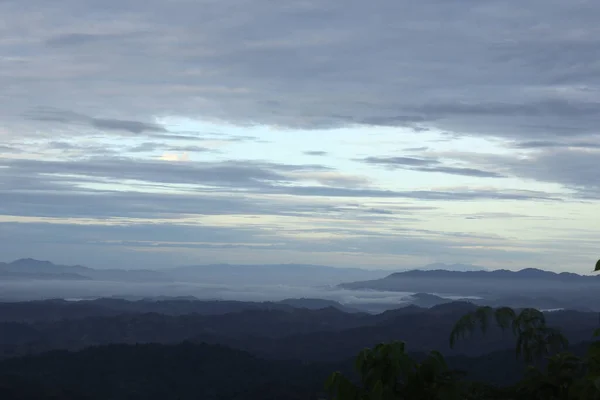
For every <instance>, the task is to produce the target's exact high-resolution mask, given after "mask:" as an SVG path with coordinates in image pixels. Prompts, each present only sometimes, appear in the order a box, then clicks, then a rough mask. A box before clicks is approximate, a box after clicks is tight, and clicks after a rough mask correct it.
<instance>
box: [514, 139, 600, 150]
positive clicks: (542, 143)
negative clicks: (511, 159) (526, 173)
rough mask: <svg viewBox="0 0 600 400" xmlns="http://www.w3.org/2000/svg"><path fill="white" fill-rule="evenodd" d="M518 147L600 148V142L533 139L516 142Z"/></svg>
mask: <svg viewBox="0 0 600 400" xmlns="http://www.w3.org/2000/svg"><path fill="white" fill-rule="evenodd" d="M515 147H516V148H518V149H547V148H580V149H600V142H591V141H590V142H582V141H570V142H558V141H553V140H532V141H528V142H520V143H517V144H515Z"/></svg>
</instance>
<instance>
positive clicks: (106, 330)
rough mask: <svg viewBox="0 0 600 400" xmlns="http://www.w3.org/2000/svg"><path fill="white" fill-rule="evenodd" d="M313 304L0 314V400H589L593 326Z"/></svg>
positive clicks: (531, 316)
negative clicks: (377, 311)
mask: <svg viewBox="0 0 600 400" xmlns="http://www.w3.org/2000/svg"><path fill="white" fill-rule="evenodd" d="M597 269H600V263H599V265H597ZM324 305H325V308H318V307H316V308H306V307H303V302H302V301H293V302H287V303H286V304H273V303H264V304H262V303H261V304H257V303H242V302H239V303H236V302H218V301H215V302H201V301H197V300H190V299H165V300H159V301H151V302H147V301H141V302H140V301H135V302H134V301H125V300H115V299H100V300H95V301H84V302H77V303H72V302H65V301H57V300H50V301H37V302H24V303H0V350H1V353H0V354H1V360H0V399H90V400H94V399H98V400H100V399H161V400H164V399H198V398H200V399H249V400H253V399H283V400H285V399H326V398H330V399H335V400H349V399H380V400H388V399H389V400H392V399H431V400H434V399H440V400H441V399H448V400H451V399H457V400H458V399H472V400H476V399H479V400H484V399H488V400H501V399H504V400H508V399H513V400H521V399H523V400H525V399H548V400H551V399H555V400H575V399H600V340H598V335H599V334H600V330H599V329H598V314H597V313H591V312H582V311H569V310H562V311H555V312H541V311H538V310H536V309H534V308H523V309H512V308H509V307H497V308H493V307H489V306H476V305H474V304H470V303H467V302H460V301H459V302H454V303H449V304H442V305H437V306H434V307H431V308H421V307H417V306H414V305H413V306H408V307H404V308H399V309H396V310H391V311H387V312H384V313H380V314H376V315H372V314H366V313H359V312H348V311H344V310H342V309H340V308H336V307H335V305H331V304H324ZM334 371H336V372H334Z"/></svg>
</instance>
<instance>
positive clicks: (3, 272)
mask: <svg viewBox="0 0 600 400" xmlns="http://www.w3.org/2000/svg"><path fill="white" fill-rule="evenodd" d="M0 279H39V280H49V279H51V280H69V281H73V280H80V281H91V280H98V281H117V282H165V281H169V280H172V279H170V278H169V276H168V275H166V274H163V273H162V272H159V271H151V270H123V269H93V268H89V267H84V266H82V265H57V264H53V263H51V262H50V261H40V260H34V259H33V258H22V259H20V260H16V261H13V262H10V263H0Z"/></svg>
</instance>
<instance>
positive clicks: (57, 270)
mask: <svg viewBox="0 0 600 400" xmlns="http://www.w3.org/2000/svg"><path fill="white" fill-rule="evenodd" d="M438 269H444V270H451V271H480V270H484V268H483V267H476V266H472V265H465V264H451V265H446V264H441V263H437V264H430V265H427V266H425V267H422V268H419V270H423V271H425V270H438ZM389 273H390V272H389V271H384V270H367V269H361V268H341V267H328V266H323V265H307V264H269V265H232V264H210V265H188V266H180V267H174V268H165V269H163V270H148V269H130V270H123V269H94V268H89V267H85V266H82V265H58V264H54V263H52V262H50V261H40V260H35V259H33V258H23V259H20V260H16V261H12V262H9V263H0V279H37V280H68V281H73V280H80V281H114V282H201V283H206V284H244V285H279V284H295V285H298V286H314V285H336V284H338V283H340V282H344V281H352V280H371V279H378V278H383V277H385V276H386V275H388V274H389Z"/></svg>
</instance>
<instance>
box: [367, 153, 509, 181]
mask: <svg viewBox="0 0 600 400" xmlns="http://www.w3.org/2000/svg"><path fill="white" fill-rule="evenodd" d="M358 161H362V162H364V163H367V164H373V165H379V166H383V167H386V168H388V169H392V170H393V169H400V168H401V169H410V170H413V171H421V172H438V173H442V174H449V175H462V176H472V177H477V178H504V177H505V175H502V174H500V173H497V172H493V171H484V170H481V169H477V168H469V167H466V168H464V167H450V166H443V165H441V162H440V161H438V160H435V159H431V158H413V157H366V158H364V159H362V160H358Z"/></svg>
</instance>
